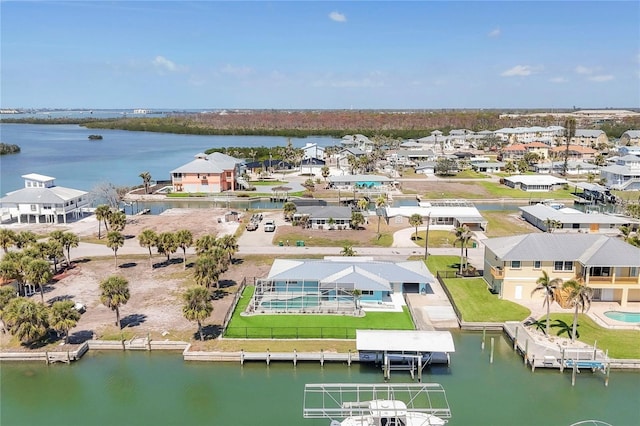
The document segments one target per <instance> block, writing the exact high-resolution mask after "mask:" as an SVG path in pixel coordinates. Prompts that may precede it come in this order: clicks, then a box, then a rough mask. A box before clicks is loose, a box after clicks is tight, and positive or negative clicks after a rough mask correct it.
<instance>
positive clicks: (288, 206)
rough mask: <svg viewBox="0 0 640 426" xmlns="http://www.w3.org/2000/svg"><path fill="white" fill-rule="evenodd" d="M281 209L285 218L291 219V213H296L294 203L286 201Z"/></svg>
mask: <svg viewBox="0 0 640 426" xmlns="http://www.w3.org/2000/svg"><path fill="white" fill-rule="evenodd" d="M282 210H283V211H284V218H285V219H287V220H291V219H292V218H293V215H294V214H295V213H296V210H297V208H296V205H295V203H292V202H291V201H288V202H286V203H284V206H282Z"/></svg>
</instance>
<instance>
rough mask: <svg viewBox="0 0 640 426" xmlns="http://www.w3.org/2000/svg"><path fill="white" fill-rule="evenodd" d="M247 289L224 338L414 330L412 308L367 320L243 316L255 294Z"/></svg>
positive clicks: (335, 335)
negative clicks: (242, 313) (357, 330)
mask: <svg viewBox="0 0 640 426" xmlns="http://www.w3.org/2000/svg"><path fill="white" fill-rule="evenodd" d="M253 291H254V287H247V288H245V290H244V292H243V294H242V299H240V302H239V303H238V306H237V307H236V310H235V311H234V312H233V317H232V318H231V322H230V323H229V327H228V328H227V331H226V333H225V336H224V337H235V338H245V337H246V338H305V339H316V338H342V339H345V338H346V339H354V338H355V330H356V329H372V330H413V329H414V326H413V322H412V321H411V316H410V314H409V311H408V309H407V308H406V307H405V308H404V311H403V312H402V313H400V312H398V313H395V312H369V313H367V314H366V315H365V316H364V317H361V318H357V317H353V316H349V315H293V314H292V315H289V314H281V315H254V316H250V317H246V316H240V313H241V312H244V310H245V309H246V307H247V305H248V304H249V302H250V300H251V296H252V295H253Z"/></svg>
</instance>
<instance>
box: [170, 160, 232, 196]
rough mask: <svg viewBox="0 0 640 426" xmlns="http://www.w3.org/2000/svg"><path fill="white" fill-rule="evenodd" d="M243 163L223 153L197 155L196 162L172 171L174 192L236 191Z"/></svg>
mask: <svg viewBox="0 0 640 426" xmlns="http://www.w3.org/2000/svg"><path fill="white" fill-rule="evenodd" d="M243 163H244V161H243V160H239V159H237V158H234V157H231V156H229V155H226V154H223V153H221V152H214V153H212V154H209V155H207V154H203V153H199V154H196V156H195V160H193V161H191V162H189V163H187V164H185V165H183V166H180V167H178V168H177V169H174V170H172V171H171V183H172V185H173V191H174V192H189V193H197V192H203V193H208V194H211V193H220V192H224V191H235V190H236V189H237V188H238V180H239V178H240V176H242V171H243V167H242V165H243Z"/></svg>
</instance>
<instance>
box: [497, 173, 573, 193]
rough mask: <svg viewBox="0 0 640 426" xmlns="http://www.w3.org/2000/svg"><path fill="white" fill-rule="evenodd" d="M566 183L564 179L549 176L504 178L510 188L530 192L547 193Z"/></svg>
mask: <svg viewBox="0 0 640 426" xmlns="http://www.w3.org/2000/svg"><path fill="white" fill-rule="evenodd" d="M566 183H568V182H567V181H566V180H564V179H560V178H557V177H555V176H549V175H514V176H509V177H506V178H504V184H505V185H507V186H508V187H510V188H516V189H521V190H523V191H531V192H548V191H553V190H554V189H557V188H558V187H560V186H562V185H564V184H566Z"/></svg>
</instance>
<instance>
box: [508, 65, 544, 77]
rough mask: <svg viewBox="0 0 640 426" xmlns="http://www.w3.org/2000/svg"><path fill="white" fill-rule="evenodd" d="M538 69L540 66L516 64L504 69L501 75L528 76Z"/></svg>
mask: <svg viewBox="0 0 640 426" xmlns="http://www.w3.org/2000/svg"><path fill="white" fill-rule="evenodd" d="M538 70H539V68H536V67H532V66H531V65H516V66H515V67H513V68H509V69H508V70H506V71H504V72H503V73H502V74H500V75H501V76H503V77H515V76H518V77H526V76H529V75H531V74H535V73H536V72H537V71H538Z"/></svg>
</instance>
